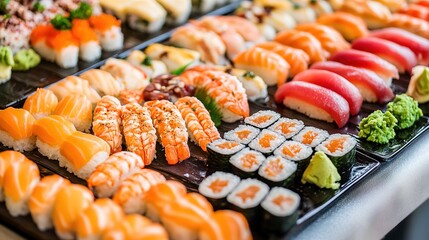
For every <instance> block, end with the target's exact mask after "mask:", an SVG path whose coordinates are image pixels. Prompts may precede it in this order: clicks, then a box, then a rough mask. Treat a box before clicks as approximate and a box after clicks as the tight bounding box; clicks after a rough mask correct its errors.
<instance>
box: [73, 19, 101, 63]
mask: <svg viewBox="0 0 429 240" xmlns="http://www.w3.org/2000/svg"><path fill="white" fill-rule="evenodd" d="M71 32H72V34H73V37H75V38H76V39H77V40H78V41H79V57H80V58H81V59H82V60H83V61H87V62H92V61H95V60H97V59H98V58H100V56H101V47H100V43H99V42H98V37H97V34H96V33H95V31H94V30H93V29H92V28H91V27H90V26H89V21H88V20H86V19H73V21H72V29H71Z"/></svg>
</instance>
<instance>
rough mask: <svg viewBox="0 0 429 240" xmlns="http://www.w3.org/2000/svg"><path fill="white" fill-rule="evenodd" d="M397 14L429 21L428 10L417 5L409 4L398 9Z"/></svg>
mask: <svg viewBox="0 0 429 240" xmlns="http://www.w3.org/2000/svg"><path fill="white" fill-rule="evenodd" d="M398 13H402V14H405V15H409V16H412V17H416V18H420V19H423V20H425V21H428V20H429V9H428V8H426V7H423V6H421V5H418V4H409V5H408V6H406V7H404V8H402V9H400V10H399V11H398Z"/></svg>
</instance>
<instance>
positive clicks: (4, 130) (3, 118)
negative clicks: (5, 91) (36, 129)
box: [0, 107, 36, 151]
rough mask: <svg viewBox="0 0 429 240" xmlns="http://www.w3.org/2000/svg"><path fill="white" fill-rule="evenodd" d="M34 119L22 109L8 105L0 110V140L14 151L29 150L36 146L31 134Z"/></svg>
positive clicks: (34, 138)
mask: <svg viewBox="0 0 429 240" xmlns="http://www.w3.org/2000/svg"><path fill="white" fill-rule="evenodd" d="M34 122H35V119H34V117H33V115H31V113H30V112H28V111H27V110H24V109H17V108H13V107H8V108H6V109H4V110H0V142H1V143H2V144H3V145H5V146H7V147H10V148H13V149H14V150H16V151H31V150H33V149H34V148H35V147H36V137H34V136H33V124H34Z"/></svg>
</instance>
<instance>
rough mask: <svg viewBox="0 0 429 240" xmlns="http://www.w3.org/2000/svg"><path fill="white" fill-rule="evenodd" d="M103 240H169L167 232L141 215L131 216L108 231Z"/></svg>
mask: <svg viewBox="0 0 429 240" xmlns="http://www.w3.org/2000/svg"><path fill="white" fill-rule="evenodd" d="M102 239H103V240H126V239H141V240H155V239H156V240H168V239H169V238H168V234H167V231H165V229H164V227H163V226H161V225H160V224H158V223H153V222H152V221H150V220H149V219H148V218H146V217H143V216H141V215H139V214H129V215H127V216H125V217H124V218H123V219H122V220H121V221H120V222H118V223H116V224H115V225H114V226H113V227H111V228H109V229H108V230H106V231H105V232H104V234H103V238H102Z"/></svg>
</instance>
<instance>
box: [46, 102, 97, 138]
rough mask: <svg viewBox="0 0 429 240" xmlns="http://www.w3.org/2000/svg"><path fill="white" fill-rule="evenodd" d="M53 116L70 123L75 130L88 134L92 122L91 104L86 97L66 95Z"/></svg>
mask: <svg viewBox="0 0 429 240" xmlns="http://www.w3.org/2000/svg"><path fill="white" fill-rule="evenodd" d="M54 114H56V115H60V116H63V117H64V118H65V119H67V120H68V121H70V122H72V123H73V125H74V126H75V127H76V129H77V130H79V131H83V132H89V129H90V127H91V121H92V104H91V101H89V99H88V98H87V97H86V96H80V95H74V94H72V95H68V96H66V97H64V98H63V99H62V100H61V101H60V102H59V103H58V106H57V107H56V108H55V111H54Z"/></svg>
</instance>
